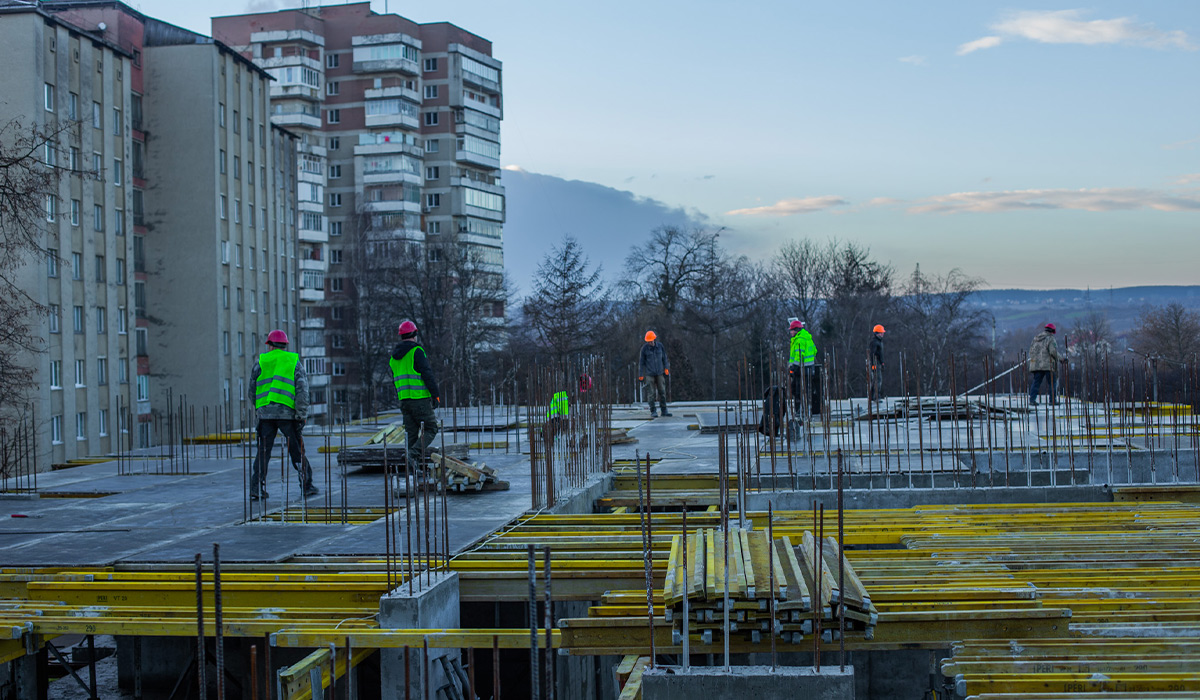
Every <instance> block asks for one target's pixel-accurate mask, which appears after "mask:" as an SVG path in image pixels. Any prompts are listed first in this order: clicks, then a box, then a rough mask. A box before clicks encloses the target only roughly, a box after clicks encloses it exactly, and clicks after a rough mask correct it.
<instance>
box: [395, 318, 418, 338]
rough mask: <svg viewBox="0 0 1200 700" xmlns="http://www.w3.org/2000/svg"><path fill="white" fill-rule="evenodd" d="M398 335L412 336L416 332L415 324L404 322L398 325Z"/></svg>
mask: <svg viewBox="0 0 1200 700" xmlns="http://www.w3.org/2000/svg"><path fill="white" fill-rule="evenodd" d="M399 332H400V335H412V334H413V333H416V332H417V324H415V323H413V322H412V321H405V322H404V323H401V324H400V331H399Z"/></svg>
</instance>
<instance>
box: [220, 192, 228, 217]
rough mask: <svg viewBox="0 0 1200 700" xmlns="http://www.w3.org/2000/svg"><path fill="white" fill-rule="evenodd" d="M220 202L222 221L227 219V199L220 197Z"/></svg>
mask: <svg viewBox="0 0 1200 700" xmlns="http://www.w3.org/2000/svg"><path fill="white" fill-rule="evenodd" d="M220 202H221V218H222V219H224V218H227V217H228V215H229V198H228V197H226V196H225V195H221V199H220Z"/></svg>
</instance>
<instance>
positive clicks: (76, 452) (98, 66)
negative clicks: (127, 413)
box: [0, 5, 133, 468]
mask: <svg viewBox="0 0 1200 700" xmlns="http://www.w3.org/2000/svg"><path fill="white" fill-rule="evenodd" d="M0 46H3V47H4V56H5V66H4V70H2V71H0V95H2V96H3V97H2V98H0V123H3V124H8V123H9V122H11V121H12V120H14V119H17V120H20V122H21V123H22V124H25V125H26V126H28V125H31V124H36V125H38V126H40V127H44V128H46V129H49V130H51V131H54V130H57V129H61V131H59V132H58V137H57V139H56V141H55V142H54V143H52V144H47V147H46V149H45V151H44V153H43V154H42V156H43V159H44V160H45V161H46V162H47V163H48V164H49V165H51V166H54V167H58V168H60V169H61V171H62V172H63V177H62V178H61V181H60V183H59V186H58V194H57V197H55V198H53V200H52V201H47V202H46V224H45V228H44V238H43V239H42V241H41V245H42V246H43V247H45V248H46V249H47V250H48V251H49V255H48V256H47V258H46V259H43V260H37V261H34V262H32V263H31V264H30V265H29V266H27V267H26V268H25V269H24V270H23V271H22V275H23V280H22V281H23V283H24V288H25V289H26V290H27V291H28V292H29V294H30V295H31V296H32V297H33V298H34V299H35V300H36V301H38V302H40V303H42V304H44V305H45V306H46V307H48V308H49V310H50V314H49V316H48V317H45V318H42V319H41V325H40V329H39V330H40V332H41V335H42V337H43V338H44V340H45V349H46V351H45V352H44V353H39V354H38V355H36V356H34V357H31V358H30V365H31V366H32V367H33V368H34V370H35V382H36V386H37V388H36V391H35V392H34V395H33V409H34V414H35V419H36V424H37V426H38V435H37V443H38V444H37V448H36V452H37V462H38V464H39V466H40V467H43V468H44V467H45V466H46V464H48V463H58V462H63V461H65V460H68V459H72V458H75V457H79V456H83V455H88V454H101V453H105V452H108V451H110V450H112V449H113V448H114V445H115V440H116V438H117V435H118V434H119V432H118V431H119V430H121V429H122V428H125V427H126V426H125V425H124V423H123V422H122V420H121V418H120V417H119V416H120V414H122V413H123V412H124V411H123V409H127V408H128V407H129V406H130V396H131V381H130V377H131V375H132V370H133V359H132V358H133V356H132V352H131V351H132V347H131V342H130V328H132V326H133V308H132V307H133V304H132V303H131V301H132V299H131V297H132V293H131V291H130V287H131V282H132V274H131V271H130V270H131V268H130V264H129V261H130V260H131V259H132V257H133V243H132V236H131V235H130V233H131V232H130V230H129V219H128V217H127V212H129V211H130V210H131V208H132V206H133V202H132V192H131V187H130V181H129V178H130V174H129V165H128V164H129V158H130V151H131V146H130V124H129V119H128V115H129V111H130V87H129V81H130V69H131V67H132V61H131V53H130V52H128V51H126V50H123V49H121V48H119V47H118V46H116V45H115V44H113V43H111V42H108V41H105V40H104V39H103V38H101V37H99V36H96V35H93V34H89V33H88V32H86V31H84V30H83V29H81V28H80V27H76V26H73V25H71V24H69V23H67V22H65V21H62V20H60V19H57V18H55V17H54V16H53V15H51V14H49V13H46V12H44V11H41V10H39V9H35V8H34V7H31V6H19V5H13V6H0Z"/></svg>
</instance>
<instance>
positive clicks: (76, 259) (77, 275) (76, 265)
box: [71, 253, 83, 280]
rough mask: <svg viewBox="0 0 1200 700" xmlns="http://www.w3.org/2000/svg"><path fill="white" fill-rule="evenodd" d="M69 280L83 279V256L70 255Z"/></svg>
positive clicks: (78, 254) (77, 254)
mask: <svg viewBox="0 0 1200 700" xmlns="http://www.w3.org/2000/svg"><path fill="white" fill-rule="evenodd" d="M71 279H73V280H81V279H83V254H82V253H71Z"/></svg>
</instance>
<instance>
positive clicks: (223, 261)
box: [221, 241, 229, 265]
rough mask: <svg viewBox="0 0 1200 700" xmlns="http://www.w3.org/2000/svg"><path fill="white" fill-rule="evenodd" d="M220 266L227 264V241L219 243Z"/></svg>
mask: <svg viewBox="0 0 1200 700" xmlns="http://www.w3.org/2000/svg"><path fill="white" fill-rule="evenodd" d="M221 264H222V265H228V264H229V241H221Z"/></svg>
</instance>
